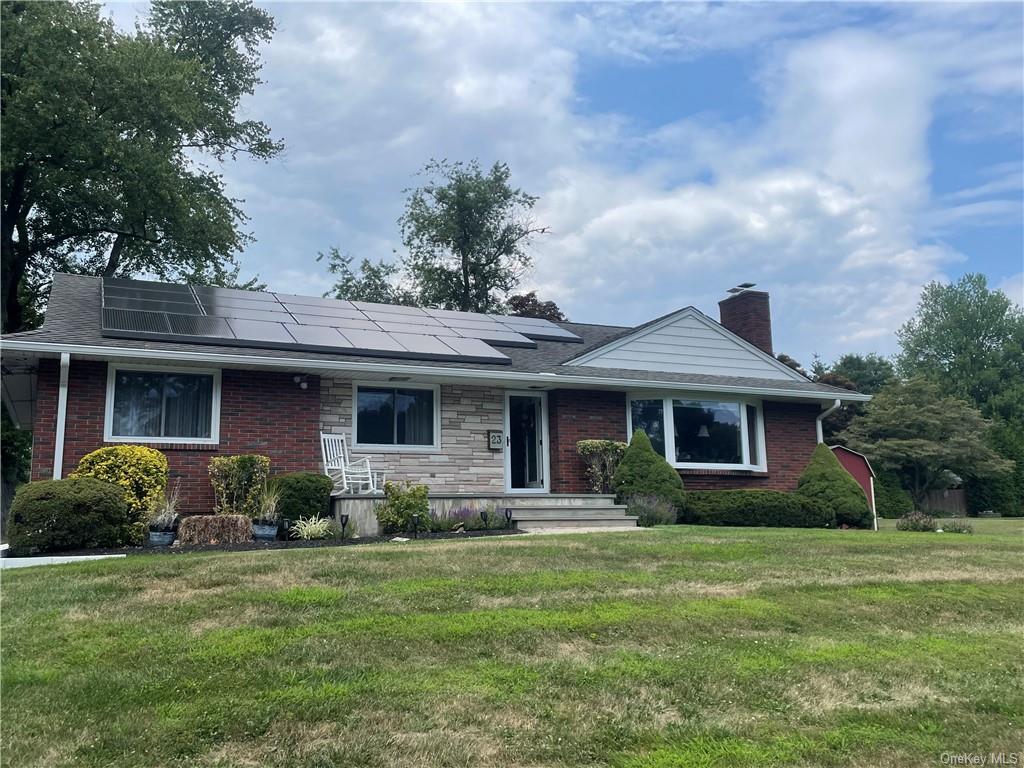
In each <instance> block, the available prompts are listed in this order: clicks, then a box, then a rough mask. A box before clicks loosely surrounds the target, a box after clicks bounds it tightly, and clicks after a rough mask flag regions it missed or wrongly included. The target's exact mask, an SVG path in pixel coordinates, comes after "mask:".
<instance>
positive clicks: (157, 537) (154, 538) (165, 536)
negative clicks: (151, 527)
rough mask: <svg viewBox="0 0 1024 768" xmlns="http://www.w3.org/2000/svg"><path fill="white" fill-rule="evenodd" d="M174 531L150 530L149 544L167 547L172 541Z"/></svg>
mask: <svg viewBox="0 0 1024 768" xmlns="http://www.w3.org/2000/svg"><path fill="white" fill-rule="evenodd" d="M174 536H175V534H174V531H150V532H149V546H151V547H169V546H171V544H173V543H174Z"/></svg>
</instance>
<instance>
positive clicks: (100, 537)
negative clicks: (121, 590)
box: [8, 477, 134, 555]
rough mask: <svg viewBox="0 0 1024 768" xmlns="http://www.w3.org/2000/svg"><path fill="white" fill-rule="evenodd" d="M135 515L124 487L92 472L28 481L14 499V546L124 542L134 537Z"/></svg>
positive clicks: (59, 548)
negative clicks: (132, 533) (97, 477)
mask: <svg viewBox="0 0 1024 768" xmlns="http://www.w3.org/2000/svg"><path fill="white" fill-rule="evenodd" d="M133 520H134V518H133V517H132V513H131V512H130V510H129V508H128V503H127V502H126V501H125V498H124V492H123V490H122V489H121V488H120V487H118V486H116V485H114V484H112V483H107V482H104V481H103V480H97V479H95V478H92V477H71V478H68V479H67V480H41V481H39V482H35V483H28V484H27V485H23V486H21V488H19V489H18V493H17V495H16V496H15V497H14V502H13V503H12V504H11V510H10V521H11V525H10V530H9V532H8V536H9V540H10V545H11V552H12V553H13V554H16V555H35V554H41V553H44V552H63V551H67V550H69V549H89V548H91V547H117V546H121V545H122V544H125V543H129V542H128V539H129V538H130V536H131V527H132V522H133Z"/></svg>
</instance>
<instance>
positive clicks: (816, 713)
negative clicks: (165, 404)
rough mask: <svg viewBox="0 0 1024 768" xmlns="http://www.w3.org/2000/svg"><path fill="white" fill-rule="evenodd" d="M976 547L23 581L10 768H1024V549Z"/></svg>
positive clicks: (987, 543)
mask: <svg viewBox="0 0 1024 768" xmlns="http://www.w3.org/2000/svg"><path fill="white" fill-rule="evenodd" d="M889 522H890V521H886V523H889ZM975 522H976V533H975V535H973V536H955V535H939V534H917V533H900V532H896V531H889V530H886V531H883V532H881V533H878V534H873V533H869V532H858V531H847V532H840V531H807V530H769V529H729V528H700V527H689V526H675V527H668V528H658V529H653V530H649V531H643V532H639V533H631V534H591V535H586V534H581V535H574V536H531V537H516V538H511V539H505V538H502V539H490V540H486V539H477V540H472V541H435V542H423V543H415V542H409V543H406V544H382V545H373V546H363V547H351V548H345V549H323V550H298V551H295V550H292V551H276V552H252V553H233V554H213V553H206V554H195V555H184V556H158V555H154V556H140V557H129V558H127V559H125V560H121V561H105V562H103V561H101V562H95V563H91V564H82V565H71V566H59V567H49V568H33V569H26V570H23V571H5V572H3V588H2V592H0V597H2V620H3V624H2V631H3V635H2V683H3V690H2V694H3V700H2V704H3V710H2V744H0V747H2V752H0V762H2V764H3V765H4V766H8V765H9V766H19V767H20V766H62V765H75V766H109V765H117V766H308V767H310V768H312V767H314V766H317V767H319V766H333V765H338V766H380V765H386V766H398V767H404V766H410V767H411V766H478V765H484V766H569V765H586V766H613V767H617V768H639V767H641V766H652V767H656V768H668V767H669V766H672V767H673V768H674V767H675V766H686V767H690V766H729V767H730V768H732V767H733V766H782V765H800V766H847V765H861V766H908V765H910V766H912V765H929V766H933V765H939V764H940V755H941V754H942V753H943V752H972V753H983V754H988V753H990V752H1010V751H1012V750H1014V749H1017V750H1019V749H1021V746H1022V745H1024V655H1022V652H1021V651H1022V632H1021V630H1022V627H1024V621H1022V619H1024V589H1022V588H1021V587H1022V582H1024V578H1022V577H1024V562H1022V557H1021V555H1022V544H1024V525H1022V521H1011V520H982V521H975Z"/></svg>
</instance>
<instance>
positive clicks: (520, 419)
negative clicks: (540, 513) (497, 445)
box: [505, 392, 548, 493]
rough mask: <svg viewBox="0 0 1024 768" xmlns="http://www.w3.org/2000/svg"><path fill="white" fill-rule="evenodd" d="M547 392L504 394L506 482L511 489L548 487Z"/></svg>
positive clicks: (525, 489)
mask: <svg viewBox="0 0 1024 768" xmlns="http://www.w3.org/2000/svg"><path fill="white" fill-rule="evenodd" d="M547 410H548V409H547V394H546V393H544V392H529V393H520V392H507V393H506V394H505V485H506V487H507V488H508V490H509V491H515V492H521V491H528V492H538V493H543V492H544V491H546V490H547V488H548V480H547V475H548V473H547V468H548V467H547V465H548V449H547V443H548V440H547V437H548V436H547V432H548V418H547V417H548V413H547Z"/></svg>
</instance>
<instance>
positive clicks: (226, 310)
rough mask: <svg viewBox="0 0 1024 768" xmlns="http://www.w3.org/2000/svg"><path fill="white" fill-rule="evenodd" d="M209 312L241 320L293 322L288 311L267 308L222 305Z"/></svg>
mask: <svg viewBox="0 0 1024 768" xmlns="http://www.w3.org/2000/svg"><path fill="white" fill-rule="evenodd" d="M207 312H208V314H211V315H218V316H220V317H235V318H238V319H239V320H267V321H274V322H278V323H290V322H292V316H291V315H290V314H289V313H287V312H272V311H270V310H267V309H235V308H234V307H220V308H218V310H217V311H216V312H210V311H209V310H207Z"/></svg>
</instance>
